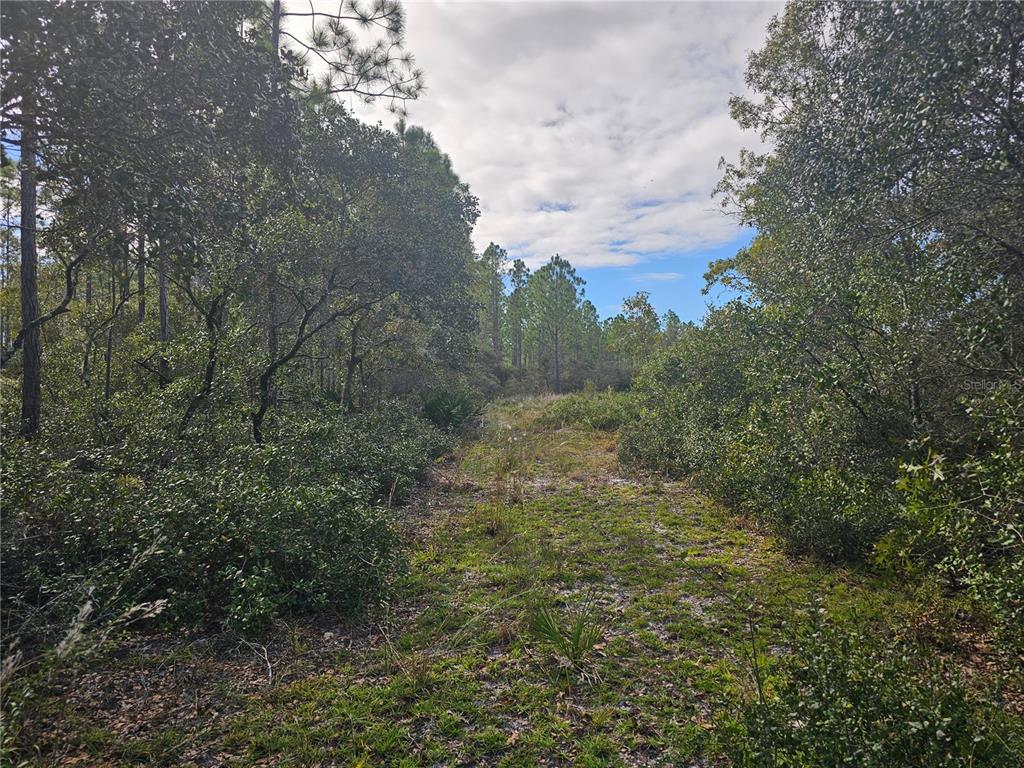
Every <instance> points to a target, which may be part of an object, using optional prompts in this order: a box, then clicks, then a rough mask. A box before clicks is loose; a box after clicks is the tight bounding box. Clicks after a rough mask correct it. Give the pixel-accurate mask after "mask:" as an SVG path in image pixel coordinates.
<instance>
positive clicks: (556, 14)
mask: <svg viewBox="0 0 1024 768" xmlns="http://www.w3.org/2000/svg"><path fill="white" fill-rule="evenodd" d="M322 5H323V7H324V8H326V7H328V6H333V7H336V6H337V3H336V2H333V3H331V2H324V3H323V4H322ZM405 9H406V15H407V25H406V43H407V47H408V48H409V50H411V51H412V53H413V54H414V55H415V57H416V63H417V65H418V66H419V67H421V68H422V69H423V70H424V72H425V76H426V85H427V88H426V91H425V92H424V93H423V94H422V95H421V97H420V98H419V99H418V100H417V101H414V102H411V103H410V104H409V105H408V112H409V117H408V120H409V122H411V123H414V124H417V125H421V126H423V127H424V128H426V129H427V130H429V131H430V132H431V133H432V134H433V135H434V137H435V138H436V139H437V141H438V143H439V145H440V146H441V148H442V150H444V151H445V152H447V153H448V154H449V155H450V156H451V158H452V161H453V163H454V167H455V170H456V172H457V173H458V174H459V175H460V177H461V178H462V179H463V181H465V182H467V183H468V184H469V185H470V187H471V188H472V190H473V192H474V194H476V195H477V197H478V198H479V199H480V209H481V216H480V220H479V222H478V223H477V226H476V230H475V234H474V241H475V243H476V246H477V249H478V250H479V251H483V249H484V248H486V246H487V244H488V243H489V242H491V241H494V242H496V243H498V244H500V245H501V246H503V247H504V248H505V249H506V250H507V251H508V253H509V256H510V258H522V259H524V260H525V261H526V262H527V264H528V265H529V266H530V267H531V268H534V267H536V266H539V265H540V264H542V263H544V262H545V261H547V259H548V258H549V257H550V256H551V255H553V254H555V253H559V254H561V255H562V256H564V257H565V258H568V259H569V261H571V262H572V263H573V265H574V266H576V268H577V270H578V271H579V273H580V274H581V275H582V276H583V277H584V279H585V280H586V281H587V287H586V293H587V298H589V299H590V300H591V301H593V303H594V304H595V306H596V307H597V309H598V312H599V314H600V315H601V316H602V317H608V316H610V315H613V314H615V313H616V312H618V310H619V307H620V305H621V302H622V299H623V298H625V297H626V296H628V295H630V294H632V293H635V292H636V291H641V290H642V291H648V292H649V293H650V294H651V299H652V302H653V303H654V306H655V308H656V309H658V311H659V312H665V311H666V310H669V309H672V310H673V311H675V312H676V313H677V314H678V315H679V316H680V317H681V318H682V319H684V320H694V321H699V320H700V318H701V317H702V316H703V314H704V311H705V304H706V301H707V300H708V299H709V298H712V297H704V296H702V295H701V288H702V287H703V285H704V281H703V274H704V272H705V271H706V267H707V264H708V262H709V261H711V260H712V259H716V258H722V257H724V256H729V255H731V254H733V253H735V251H736V250H737V249H738V248H740V247H742V246H743V245H745V244H746V243H748V242H749V240H750V237H751V234H752V233H751V232H750V231H743V230H741V229H740V228H739V227H738V226H737V224H736V222H735V221H734V220H733V219H732V218H730V217H729V216H726V215H725V214H724V213H723V212H722V211H721V209H720V207H719V205H718V203H717V201H716V200H714V199H713V198H712V190H713V189H714V187H715V184H716V183H717V182H718V180H719V178H720V177H721V171H720V170H719V168H718V163H719V159H720V158H722V157H725V158H727V159H735V158H736V156H737V155H738V153H739V150H740V148H741V147H752V148H756V147H759V146H760V145H759V143H758V140H757V137H756V136H755V135H752V134H744V132H742V131H741V130H740V129H739V128H738V126H736V125H735V123H733V121H732V120H731V118H730V117H729V107H728V101H729V97H730V96H731V95H732V94H737V93H744V92H745V86H744V84H743V71H744V66H745V62H746V56H747V52H748V51H750V50H752V49H757V48H758V47H760V45H761V43H762V42H763V40H764V30H765V26H766V24H767V22H768V20H769V19H770V17H771V16H772V14H773V13H775V12H777V11H778V10H779V6H777V5H771V4H761V3H757V4H755V3H741V2H728V3H711V4H704V3H686V2H677V3H653V2H638V3H631V2H557V3H556V2H479V1H478V2H446V3H433V2H415V1H414V2H408V0H407V2H406V3H405ZM352 108H353V111H355V112H356V114H358V115H360V117H362V118H364V119H367V120H370V121H376V120H378V119H380V120H382V121H383V122H384V123H385V124H386V125H390V124H393V122H394V118H393V117H391V116H389V115H387V114H386V113H385V112H383V110H382V109H381V108H380V107H376V108H368V107H365V106H363V105H360V104H359V103H358V102H355V103H352Z"/></svg>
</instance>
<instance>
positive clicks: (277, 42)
mask: <svg viewBox="0 0 1024 768" xmlns="http://www.w3.org/2000/svg"><path fill="white" fill-rule="evenodd" d="M270 45H271V46H272V47H273V50H274V58H279V57H280V55H281V54H280V50H281V0H274V7H273V9H272V16H271V20H270Z"/></svg>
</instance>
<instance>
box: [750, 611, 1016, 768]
mask: <svg viewBox="0 0 1024 768" xmlns="http://www.w3.org/2000/svg"><path fill="white" fill-rule="evenodd" d="M753 656H754V659H755V661H754V665H755V669H754V673H755V674H754V678H755V680H756V681H757V682H758V689H759V691H760V695H759V696H758V697H757V698H756V699H754V700H752V701H751V702H749V703H748V704H747V705H746V706H745V708H744V711H743V713H742V718H741V719H742V722H743V726H744V728H743V732H742V734H741V735H740V736H739V737H738V738H737V739H736V741H735V743H734V744H733V745H732V758H733V763H734V765H736V766H743V767H744V768H754V767H755V766H756V767H757V768H762V767H763V768H812V767H813V768H830V767H831V766H836V767H837V768H838V767H839V766H851V767H852V766H857V768H900V767H901V766H906V767H907V768H911V767H916V766H929V768H943V767H945V766H950V767H952V766H993V768H995V767H996V766H1009V765H1014V764H1015V762H1014V760H1015V759H1016V757H1019V752H1017V751H1016V749H1019V748H1020V747H1021V746H1022V745H1021V741H1020V739H1021V736H1022V734H1021V728H1020V723H1016V724H1014V723H1013V721H1012V720H1011V718H1010V717H1009V716H1008V715H1006V714H1004V713H1002V712H1001V711H999V710H997V709H996V708H995V707H994V706H992V705H986V704H982V703H980V702H979V701H978V700H976V699H975V698H973V697H972V696H971V695H970V694H969V693H968V691H967V688H966V687H965V685H964V682H963V681H962V680H961V679H960V678H959V677H958V676H957V675H956V674H955V673H954V672H953V671H952V670H951V669H950V668H949V667H948V666H947V665H945V664H943V663H942V662H941V661H940V660H939V659H937V658H935V657H934V656H930V655H928V654H927V653H925V652H924V651H922V650H921V649H919V648H916V647H913V646H911V645H908V644H906V643H899V642H887V641H885V640H882V639H879V638H876V637H873V636H870V635H868V634H866V633H865V632H863V631H862V630H859V629H854V628H853V627H846V626H840V625H837V624H835V623H833V622H831V621H829V620H828V619H827V618H825V617H823V616H821V615H820V614H816V618H815V620H814V621H813V622H812V623H811V625H810V627H809V628H806V629H805V630H803V632H802V633H801V634H800V635H799V636H798V637H797V638H796V639H795V646H794V652H793V655H792V656H791V657H789V658H788V659H786V660H784V662H783V668H782V670H781V672H780V674H779V675H777V676H774V677H771V678H769V677H768V676H767V675H766V674H765V671H764V669H763V667H762V665H761V661H760V659H758V658H757V654H756V653H755V654H753Z"/></svg>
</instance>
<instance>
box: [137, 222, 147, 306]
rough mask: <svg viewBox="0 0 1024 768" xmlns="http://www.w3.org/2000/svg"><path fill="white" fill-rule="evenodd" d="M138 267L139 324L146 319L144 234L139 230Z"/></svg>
mask: <svg viewBox="0 0 1024 768" xmlns="http://www.w3.org/2000/svg"><path fill="white" fill-rule="evenodd" d="M138 257H139V265H138V287H139V322H140V323H141V322H143V321H144V320H145V319H146V233H145V231H144V230H141V229H140V230H139V252H138Z"/></svg>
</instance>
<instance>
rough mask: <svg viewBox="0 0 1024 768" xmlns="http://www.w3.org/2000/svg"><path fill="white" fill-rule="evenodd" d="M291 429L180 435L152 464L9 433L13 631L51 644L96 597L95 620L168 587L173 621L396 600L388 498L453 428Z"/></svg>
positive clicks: (394, 419) (352, 422)
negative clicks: (261, 437) (232, 435)
mask: <svg viewBox="0 0 1024 768" xmlns="http://www.w3.org/2000/svg"><path fill="white" fill-rule="evenodd" d="M278 432H279V439H278V440H277V442H274V443H270V444H267V445H262V446H256V445H252V444H249V443H241V444H236V445H224V444H222V445H220V446H218V454H217V455H215V456H214V455H211V453H210V451H209V448H208V446H206V445H204V444H203V443H202V442H201V441H197V442H195V443H192V442H188V443H179V444H177V445H173V448H174V449H175V451H176V453H174V454H168V456H167V457H166V458H165V459H164V460H161V461H153V462H150V461H146V462H144V463H138V464H129V463H126V461H125V457H124V456H123V455H122V454H121V453H120V452H119V451H118V450H117V449H116V448H109V447H107V448H102V447H89V446H84V447H82V448H81V449H80V450H78V451H75V452H67V453H62V452H58V451H55V450H52V449H50V448H49V447H47V445H46V444H45V443H44V442H43V441H41V440H40V441H32V442H26V441H22V440H9V441H7V442H6V443H5V445H4V456H3V459H4V461H3V483H4V489H5V498H4V507H5V509H4V512H5V519H4V537H3V549H2V554H3V571H4V603H3V618H2V621H3V629H4V630H5V634H7V635H8V636H14V635H20V636H21V637H22V647H23V648H26V649H28V648H33V649H35V648H45V647H46V646H48V645H50V646H52V645H53V644H54V643H55V642H56V641H57V640H58V639H59V635H60V634H61V632H62V631H63V628H64V627H66V626H67V624H68V622H69V621H70V620H71V618H72V617H73V616H74V615H75V613H76V612H77V611H78V610H79V609H80V607H81V605H82V604H83V601H86V600H87V601H88V602H89V603H90V604H91V605H92V606H93V609H92V612H93V616H94V618H95V619H96V620H97V621H99V620H100V619H101V617H103V616H108V617H109V616H117V615H120V614H121V613H123V612H124V611H125V610H126V609H128V608H130V606H132V605H134V604H138V603H143V602H146V601H152V600H157V599H164V598H166V599H167V600H168V603H167V610H165V611H164V612H163V619H162V620H164V621H172V622H177V623H186V624H195V623H206V622H215V623H224V624H226V625H228V626H230V627H232V628H235V629H238V630H240V631H244V632H250V633H251V632H259V631H261V630H263V629H265V628H266V627H267V626H268V624H269V623H270V622H271V621H272V620H273V619H274V617H276V616H280V615H284V614H294V613H304V612H311V611H319V610H323V609H330V610H337V611H351V610H358V609H360V608H362V607H364V606H366V605H367V604H371V603H373V602H375V601H378V600H380V599H382V598H383V597H384V596H385V595H386V593H387V589H388V586H389V584H390V583H391V581H392V579H393V577H394V575H395V572H396V570H397V569H398V567H399V566H400V563H401V558H400V547H399V540H398V537H397V534H396V532H395V529H394V526H393V524H392V515H391V512H390V511H389V507H390V506H391V505H392V504H394V503H397V502H399V501H401V500H403V499H404V498H405V497H406V496H407V495H408V493H409V491H410V490H411V488H412V487H413V485H414V484H415V482H416V481H417V480H418V479H422V478H423V477H424V476H425V473H426V471H427V470H428V468H429V467H430V465H431V464H432V460H433V458H434V457H435V456H437V455H438V454H439V453H440V452H441V451H443V450H444V449H445V448H446V447H447V446H448V445H449V441H448V440H447V439H446V438H445V437H443V436H442V435H441V434H440V433H439V432H438V431H437V430H436V429H434V428H433V427H432V426H431V425H429V424H428V423H427V422H425V421H422V420H420V419H417V418H416V417H414V416H412V415H410V414H409V413H408V412H407V411H403V410H402V409H400V408H398V407H393V408H390V409H388V411H387V412H381V413H373V414H369V413H368V414H363V415H360V416H358V417H354V418H351V419H345V418H343V417H342V416H341V413H340V409H339V410H337V411H335V412H326V413H324V414H322V415H321V417H319V418H317V419H299V420H295V421H293V422H289V423H287V424H282V425H280V427H279V429H278ZM139 442H140V443H141V442H144V441H141V440H140V441H139ZM141 552H148V553H149V555H148V556H147V558H146V559H145V562H142V563H138V562H137V561H138V558H139V553H141Z"/></svg>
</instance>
